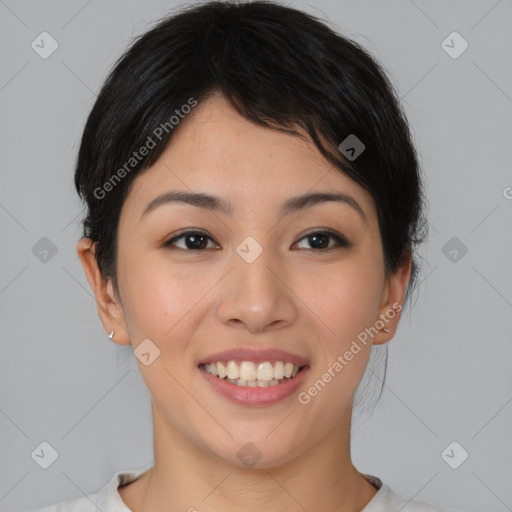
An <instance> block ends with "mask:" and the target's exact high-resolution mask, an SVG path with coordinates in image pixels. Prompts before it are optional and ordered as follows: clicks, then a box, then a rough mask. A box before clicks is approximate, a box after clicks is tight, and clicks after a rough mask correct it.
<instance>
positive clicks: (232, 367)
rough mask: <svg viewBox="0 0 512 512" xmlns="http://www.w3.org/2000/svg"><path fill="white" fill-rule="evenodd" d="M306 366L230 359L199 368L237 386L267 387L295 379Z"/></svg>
mask: <svg viewBox="0 0 512 512" xmlns="http://www.w3.org/2000/svg"><path fill="white" fill-rule="evenodd" d="M306 366H307V365H302V366H300V365H297V364H294V363H291V362H289V361H274V362H270V361H262V362H259V363H255V362H253V361H234V360H230V361H217V362H212V363H204V364H200V365H199V369H201V370H202V371H204V372H206V373H209V374H210V375H213V376H214V377H217V378H218V379H222V380H225V381H227V382H230V383H231V384H235V385H236V386H244V387H250V388H266V387H269V386H277V385H278V384H283V383H285V382H288V381H289V380H293V379H294V378H295V376H296V375H297V374H298V373H300V372H301V371H303V370H304V369H305V368H306Z"/></svg>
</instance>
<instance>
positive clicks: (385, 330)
mask: <svg viewBox="0 0 512 512" xmlns="http://www.w3.org/2000/svg"><path fill="white" fill-rule="evenodd" d="M382 330H383V331H384V332H389V331H390V330H389V328H387V327H383V328H382Z"/></svg>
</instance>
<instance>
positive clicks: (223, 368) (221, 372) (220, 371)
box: [217, 362, 227, 379]
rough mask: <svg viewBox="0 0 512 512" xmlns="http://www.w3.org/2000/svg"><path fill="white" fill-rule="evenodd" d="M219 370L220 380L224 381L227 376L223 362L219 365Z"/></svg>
mask: <svg viewBox="0 0 512 512" xmlns="http://www.w3.org/2000/svg"><path fill="white" fill-rule="evenodd" d="M217 370H218V374H219V375H218V376H219V378H220V379H223V378H224V377H225V376H226V375H227V372H226V367H225V366H224V365H223V364H222V363H221V362H218V363H217Z"/></svg>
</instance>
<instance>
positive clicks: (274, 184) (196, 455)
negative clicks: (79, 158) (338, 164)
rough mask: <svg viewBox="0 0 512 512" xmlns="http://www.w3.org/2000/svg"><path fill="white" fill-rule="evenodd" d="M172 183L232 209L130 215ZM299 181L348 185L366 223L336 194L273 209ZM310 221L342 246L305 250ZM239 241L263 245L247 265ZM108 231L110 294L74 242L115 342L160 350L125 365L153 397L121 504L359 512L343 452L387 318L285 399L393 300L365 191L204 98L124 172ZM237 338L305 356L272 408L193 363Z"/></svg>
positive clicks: (311, 187) (311, 151) (368, 489)
mask: <svg viewBox="0 0 512 512" xmlns="http://www.w3.org/2000/svg"><path fill="white" fill-rule="evenodd" d="M176 189H179V190H184V191H194V192H199V191H201V192H206V193H210V194H214V195H217V196H220V197H222V198H224V199H226V200H229V201H230V202H231V203H232V204H233V206H234V214H233V215H232V216H228V215H225V214H223V213H219V212H215V213H214V212H211V211H208V210H205V209H202V208H199V207H196V206H192V205H188V204H180V203H168V204H165V205H163V206H160V207H159V208H157V209H155V210H153V211H152V212H151V213H149V214H147V215H145V216H144V217H142V218H141V215H142V212H143V210H144V208H145V207H146V206H147V205H148V203H149V202H150V201H151V200H152V199H154V198H155V197H156V196H157V195H159V194H161V193H162V192H164V191H168V190H176ZM312 191H330V192H342V193H347V194H350V195H351V196H352V197H353V198H354V199H355V200H356V201H357V202H358V203H359V205H360V206H361V208H362V210H363V212H364V215H365V219H363V218H362V217H361V216H360V215H359V214H358V213H357V211H356V210H355V209H353V208H352V207H350V206H349V205H346V204H342V203H335V202H325V203H321V204H318V205H315V206H313V207H311V208H308V209H305V210H303V211H299V212H295V213H292V214H290V215H288V216H286V217H279V215H278V211H279V207H280V206H281V204H282V203H283V202H284V201H285V200H287V199H288V198H289V197H291V196H295V195H298V194H301V193H305V192H312ZM105 200H108V197H107V198H105ZM184 228H195V229H200V230H202V231H205V232H206V233H207V234H208V236H210V238H211V239H208V238H207V239H206V240H205V242H204V245H203V246H202V247H206V248H201V249H196V250H194V249H190V248H187V245H186V242H187V240H186V239H183V238H182V239H180V240H178V241H176V242H175V246H174V247H167V248H166V247H163V243H164V242H165V241H166V240H169V239H171V238H172V237H174V236H177V234H178V231H181V230H182V229H184ZM316 228H318V229H316ZM321 228H323V229H326V228H329V229H330V230H332V231H335V232H337V233H339V234H340V235H342V236H344V237H345V238H346V239H347V240H348V241H349V242H350V243H351V245H350V247H343V246H338V243H337V241H336V240H335V239H330V238H328V239H325V242H324V243H325V244H326V245H327V244H328V245H329V246H332V247H337V248H336V249H333V250H331V251H329V252H327V251H326V250H325V249H322V248H319V249H318V248H315V245H314V241H313V242H312V241H311V239H308V238H307V237H306V235H307V234H310V233H311V232H315V231H319V230H320V229H321ZM247 236H251V237H253V238H254V239H255V240H256V241H257V242H258V243H259V244H260V246H261V247H262V248H263V252H262V254H261V255H260V256H259V257H258V258H257V259H256V260H255V261H253V262H252V263H250V264H248V263H247V262H246V261H244V260H243V259H242V258H241V257H240V256H239V255H238V254H237V253H236V252H235V249H236V248H237V246H238V245H239V244H240V243H241V242H242V241H243V240H244V239H245V238H246V237H247ZM118 237H119V241H118V244H119V245H118V259H117V269H118V282H119V290H120V296H119V297H116V294H115V293H114V287H113V283H112V281H111V280H110V279H106V278H105V277H104V276H103V275H102V274H101V272H100V271H99V269H98V266H97V264H96V260H95V258H94V244H93V243H92V242H91V240H89V239H87V238H82V239H81V240H80V241H79V242H78V247H77V250H78V255H79V257H80V260H81V262H82V264H83V267H84V270H85V273H86V275H87V279H88V281H89V284H90V286H91V288H92V290H93V291H94V294H95V297H96V300H97V305H98V312H99V316H100V318H101V321H102V323H103V326H104V328H105V330H106V331H107V332H110V331H111V330H114V331H115V335H114V338H113V340H112V341H113V342H114V343H117V344H119V345H126V344H132V346H133V348H135V347H137V345H138V344H139V343H140V342H141V341H142V340H144V339H146V338H149V339H150V340H152V342H153V343H154V344H155V345H157V346H158V347H159V349H160V351H161V353H160V356H159V357H158V358H156V359H155V360H154V362H153V363H152V364H150V365H148V366H146V365H144V364H142V363H141V362H140V361H139V360H138V359H136V361H137V364H138V366H139V370H140V372H141V375H142V377H143V379H144V381H145V383H146V385H147V387H148V390H149V392H150V394H151V396H152V415H153V426H154V457H155V464H154V467H153V468H152V469H151V470H150V471H149V472H148V473H146V474H145V475H143V476H142V477H140V478H139V479H138V480H136V481H135V482H133V483H132V484H129V485H126V486H123V487H121V488H119V492H120V495H121V497H122V499H123V501H124V502H125V503H126V505H127V506H128V507H129V508H130V509H132V510H133V511H134V512H142V511H147V510H152V511H154V512H156V511H164V510H165V511H166V512H169V511H178V510H180V511H185V510H189V509H190V508H191V507H195V508H196V509H197V510H201V511H218V510H224V511H236V510H245V511H247V512H253V511H254V512H260V511H261V510H266V511H269V512H272V511H282V510H287V511H301V512H302V511H304V510H308V511H312V510H338V511H340V512H348V511H351V512H354V511H359V510H362V509H363V508H364V507H365V506H366V505H367V504H368V502H369V501H370V500H371V499H372V498H373V496H374V495H375V494H376V492H377V489H376V488H375V487H373V486H372V485H371V484H370V483H369V482H368V481H367V480H366V479H365V478H364V477H363V476H362V475H361V473H359V472H358V471H357V469H356V468H355V467H354V466H353V464H352V461H351V456H350V419H351V413H352V401H353V397H354V393H355V391H356V388H357V385H358V384H359V382H360V380H361V377H362V375H363V373H364V370H365V367H366V364H367V362H368V358H369V355H370V348H371V343H373V344H382V343H386V342H387V341H389V340H390V339H391V338H392V337H393V336H394V333H395V331H396V328H397V326H398V322H399V318H400V312H399V311H398V312H396V315H395V316H394V318H393V319H391V320H389V321H387V322H386V325H385V326H386V327H387V328H388V329H389V332H383V331H380V332H379V333H378V334H376V335H375V336H374V338H373V340H372V339H370V342H369V343H368V344H367V345H366V346H365V345H362V344H360V345H361V351H360V352H359V353H358V354H357V355H355V356H354V358H353V359H352V360H351V361H350V362H349V363H348V364H347V365H346V366H345V367H344V368H343V370H342V371H341V372H339V373H338V374H336V377H335V378H333V379H332V380H331V382H329V383H328V384H327V385H326V386H325V388H324V389H323V390H322V391H321V392H320V393H318V394H317V396H315V397H314V398H312V399H311V401H310V402H309V403H308V404H306V405H302V404H301V403H299V402H298V400H297V394H298V393H299V392H301V391H306V390H307V389H308V388H309V387H310V386H311V385H312V384H313V383H314V382H315V381H317V380H318V379H319V378H320V377H321V375H322V374H323V373H324V372H325V371H326V370H327V369H328V368H329V367H331V366H332V365H333V363H334V362H335V361H336V358H337V356H338V355H340V354H343V353H344V352H345V351H346V350H348V349H349V347H350V345H351V342H352V341H353V340H354V339H356V337H357V335H358V334H359V333H360V332H362V331H363V330H364V329H365V328H367V327H370V326H373V325H374V324H375V322H376V320H378V319H379V315H381V314H383V313H385V312H386V311H389V310H390V309H393V307H392V305H393V304H395V303H399V304H402V303H403V300H404V296H405V291H406V287H407V283H408V281H409V278H410V271H411V260H410V257H409V258H406V259H405V260H404V264H403V265H402V266H401V267H400V268H399V269H398V270H397V272H396V273H395V274H393V275H389V276H386V275H385V272H384V260H383V252H382V247H381V243H382V242H381V238H380V233H379V228H378V221H377V214H376V209H375V204H374V201H373V198H372V197H371V195H370V194H369V193H368V192H367V191H365V190H364V189H363V188H362V187H360V186H359V185H358V184H356V183H355V182H354V181H352V180H351V179H350V178H348V177H347V176H346V175H344V174H342V173H341V172H340V171H339V170H337V169H335V168H334V167H333V166H332V165H331V164H330V163H329V162H327V161H326V160H325V159H324V158H323V156H322V155H321V153H320V152H319V151H318V149H317V148H316V146H315V145H314V144H313V142H312V141H311V140H309V138H308V140H306V141H305V140H302V139H300V138H299V137H297V136H295V135H292V134H285V133H282V132H278V131H276V130H272V129H269V128H264V127H261V126H257V125H255V124H253V123H251V122H250V121H248V120H246V119H245V118H243V117H241V116H240V115H239V114H238V113H237V112H236V111H235V110H234V109H233V108H232V107H231V106H230V105H229V103H228V102H227V101H226V100H225V99H224V97H222V96H221V95H219V94H215V95H214V96H212V97H210V98H209V99H207V100H205V101H204V102H201V103H200V104H199V105H198V106H197V107H196V108H195V109H194V110H193V112H192V113H191V114H189V115H188V116H187V118H186V119H185V120H184V121H181V123H180V125H179V126H178V128H177V129H176V132H175V134H174V138H173V139H172V142H171V143H170V145H169V146H168V147H167V149H166V151H165V152H164V153H163V154H162V156H161V157H160V159H159V160H158V161H157V162H156V163H155V164H154V165H153V166H152V167H150V168H149V169H147V170H146V171H145V172H143V173H142V174H140V175H138V176H137V178H136V179H135V180H134V182H133V184H132V188H131V190H130V193H129V194H128V196H127V198H126V200H125V203H124V204H123V207H122V211H121V216H120V222H119V230H118ZM189 242H190V239H189ZM206 243H207V244H208V245H207V246H206ZM192 246H193V244H192ZM188 247H191V245H189V246H188ZM200 251H202V252H200ZM240 346H250V347H254V348H261V347H265V348H267V347H273V348H281V349H284V350H287V351H290V352H292V353H295V354H298V355H300V356H302V357H305V358H306V359H308V360H309V365H310V371H309V375H307V379H306V380H305V381H304V382H303V383H302V384H301V386H300V388H299V389H298V390H297V391H296V392H294V393H293V394H292V395H291V396H290V397H288V398H286V399H285V400H282V401H280V402H279V403H277V404H273V405H269V406H260V407H249V406H241V405H236V404H234V403H232V402H230V401H228V400H226V399H225V398H223V397H222V396H220V395H218V394H217V393H216V392H215V391H214V390H213V389H212V387H211V386H210V385H209V384H208V383H207V382H206V381H205V379H204V378H203V377H202V375H201V373H200V371H199V370H198V368H197V364H198V362H199V360H200V359H201V358H203V357H205V356H207V355H209V354H212V353H213V352H217V351H219V350H224V349H229V348H235V347H240ZM248 442H252V443H253V444H254V445H256V447H257V448H258V450H259V451H260V452H261V453H262V457H261V459H260V460H259V461H258V463H257V464H255V465H254V466H252V467H247V466H245V465H244V464H243V463H242V462H241V461H240V460H239V459H238V457H237V452H238V451H239V450H240V449H241V448H242V447H243V446H244V445H245V444H246V443H248Z"/></svg>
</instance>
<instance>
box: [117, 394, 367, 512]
mask: <svg viewBox="0 0 512 512" xmlns="http://www.w3.org/2000/svg"><path fill="white" fill-rule="evenodd" d="M152 409H153V434H154V453H155V464H154V466H153V468H152V469H150V470H149V471H148V472H147V473H145V474H144V475H143V476H142V477H140V478H139V479H138V480H137V481H135V482H134V483H133V484H130V485H128V486H125V487H122V488H120V489H119V493H120V495H121V498H122V499H123V501H124V502H125V504H126V505H127V506H128V507H129V508H130V509H131V510H132V511H133V512H142V511H145V510H151V511H153V512H160V511H161V512H163V511H164V510H165V512H174V511H180V512H183V511H190V512H194V511H195V510H200V511H201V512H214V511H219V510H224V511H226V512H231V511H238V510H244V512H261V510H265V511H266V512H278V511H282V510H287V511H290V512H294V511H297V512H304V511H312V510H336V511H337V512H355V511H361V510H363V509H364V507H365V506H366V505H367V504H368V502H369V501H370V500H371V499H372V498H373V496H374V495H375V494H376V492H377V489H375V487H373V485H371V484H370V483H369V482H368V481H367V480H366V479H365V478H364V477H363V476H362V475H361V473H359V472H358V471H357V469H356V468H355V467H354V466H353V464H352V461H351V458H350V416H351V412H352V411H351V409H349V410H347V411H346V414H345V416H346V417H345V418H344V419H343V421H340V423H339V425H337V427H336V428H335V429H333V431H332V432H330V434H329V435H328V436H326V437H325V438H323V439H322V440H321V442H320V443H318V444H316V445H314V446H312V447H310V448H309V449H308V450H306V451H305V452H303V453H301V454H300V455H299V456H297V457H295V458H292V459H291V460H289V461H288V462H285V463H283V464H280V465H277V466H274V467H267V468H256V467H247V468H245V467H238V466H234V465H232V464H229V463H228V462H226V461H224V460H222V459H220V458H219V457H218V456H216V455H215V454H213V453H211V452H210V453H208V450H207V449H201V448H199V447H198V445H197V444H196V443H192V442H191V440H190V439H189V438H187V437H184V436H183V435H181V434H180V433H179V432H176V431H175V430H173V429H171V428H170V426H169V424H168V422H166V420H165V418H163V416H162V415H161V413H160V411H159V410H158V408H157V407H155V405H154V403H152ZM347 420H348V421H347Z"/></svg>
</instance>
